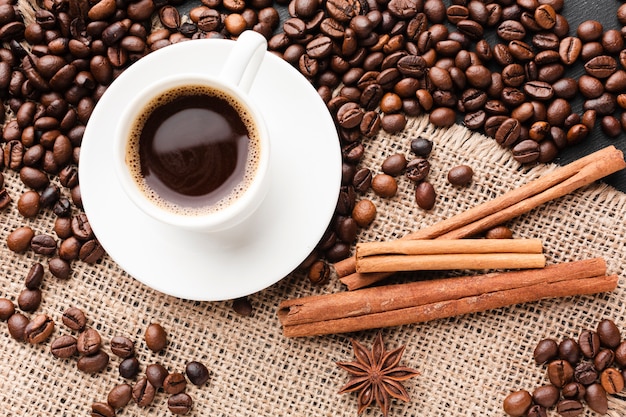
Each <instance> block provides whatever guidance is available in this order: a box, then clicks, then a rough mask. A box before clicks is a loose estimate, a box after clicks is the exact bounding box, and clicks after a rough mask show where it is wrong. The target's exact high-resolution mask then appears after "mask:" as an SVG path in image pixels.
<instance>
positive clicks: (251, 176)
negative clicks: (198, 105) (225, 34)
mask: <svg viewBox="0 0 626 417" xmlns="http://www.w3.org/2000/svg"><path fill="white" fill-rule="evenodd" d="M207 42H209V41H207ZM233 45H234V46H233V49H232V51H231V53H230V54H229V56H228V58H227V60H226V62H225V63H224V66H223V69H222V70H221V72H220V73H219V74H218V75H217V76H211V75H208V74H200V73H184V72H182V73H180V74H177V75H175V76H171V77H168V78H164V79H162V80H159V81H157V82H155V83H152V84H150V85H149V86H147V87H146V88H144V89H143V90H142V91H141V92H140V93H139V94H138V95H137V96H136V97H135V98H134V99H133V100H132V101H131V102H129V103H128V104H127V105H126V107H125V110H124V111H123V112H122V117H121V119H120V120H119V124H118V126H117V128H116V133H115V137H114V139H113V146H114V157H115V159H114V161H113V163H114V165H115V171H116V173H117V178H118V180H119V183H120V185H121V187H122V189H123V190H124V191H125V193H126V195H127V196H128V198H129V199H130V200H131V201H132V202H133V203H134V204H135V205H136V206H137V207H138V208H139V209H141V210H142V211H143V212H144V213H145V214H147V215H148V216H151V217H152V218H154V219H156V220H158V221H160V222H162V223H166V224H169V225H172V226H174V227H179V228H184V229H188V230H193V231H198V232H217V231H223V230H226V229H230V228H233V227H234V226H236V225H238V224H240V223H241V222H242V221H243V220H245V219H246V218H248V217H249V216H251V215H252V214H253V213H254V212H255V210H256V209H257V208H258V207H259V205H260V204H261V202H262V201H263V199H264V198H265V195H266V194H267V189H268V182H269V181H268V175H267V174H268V167H269V163H270V147H271V144H270V138H269V134H268V130H267V127H266V125H265V122H264V120H263V115H262V114H261V112H260V111H259V109H258V108H257V106H256V104H255V103H254V101H253V100H251V99H250V97H249V95H248V91H249V90H250V88H251V86H252V84H253V82H254V78H255V76H256V74H257V72H258V70H259V68H260V67H261V64H262V62H263V57H264V56H265V53H266V50H267V42H266V39H265V38H264V37H263V36H262V35H260V34H258V33H256V32H253V31H246V32H244V33H242V34H241V35H240V36H239V38H238V39H237V41H234V42H233ZM169 48H176V45H171V46H168V47H166V48H163V49H161V50H158V51H156V52H153V53H155V54H156V53H163V54H167V53H168V49H169ZM181 91H182V93H180V92H181ZM191 91H193V92H194V93H191ZM197 91H200V92H201V93H199V94H200V96H202V95H216V96H217V97H218V98H220V99H224V98H226V102H228V103H229V104H230V105H232V107H233V108H234V109H236V111H237V114H238V115H239V118H240V119H241V120H243V123H244V124H245V126H246V129H247V131H248V134H249V136H250V141H249V143H248V152H247V153H246V155H245V158H246V162H245V170H244V173H243V174H242V175H243V179H242V180H232V179H229V181H231V182H232V184H231V185H222V186H220V187H221V188H219V190H220V191H219V193H220V194H219V195H220V196H221V197H219V198H218V197H215V196H213V197H212V198H213V199H215V198H218V200H216V201H211V202H209V203H206V204H200V205H190V206H187V205H186V203H181V202H180V201H174V200H175V199H171V198H170V197H171V195H170V196H166V195H165V194H163V193H161V194H160V192H159V191H158V190H157V188H156V187H155V188H151V187H152V186H151V185H150V184H149V183H148V182H147V181H146V178H144V176H143V174H142V172H141V170H142V169H144V168H145V167H141V161H142V160H141V157H140V156H139V153H138V152H139V151H138V149H137V147H138V146H139V141H140V136H141V132H142V129H143V127H142V126H143V124H145V122H146V120H147V118H148V117H149V116H150V114H152V113H154V112H156V110H155V109H157V108H159V107H160V106H162V104H161V103H160V102H159V100H165V101H167V100H174V99H172V98H171V97H173V96H176V94H178V96H189V95H190V94H191V95H193V94H195V92H197ZM178 96H177V97H178ZM220 103H221V102H220ZM175 107H176V106H175V105H170V110H171V109H173V108H175ZM222 107H223V106H221V105H220V106H219V108H220V109H221V108H222ZM213 110H215V109H206V112H205V113H202V114H203V115H204V114H213V113H215V112H214V111H213ZM220 111H221V110H220ZM207 112H208V113H207ZM154 118H155V119H156V118H158V117H157V116H155V117H154ZM171 120H173V119H171ZM194 120H195V119H194ZM150 123H154V122H150ZM222 124H223V123H222ZM218 125H219V124H218ZM173 126H177V125H176V124H174V125H173ZM181 127H184V126H181ZM209 129H213V126H212V125H210V126H209V125H208V124H207V131H208V130H209ZM172 133H173V134H171V135H167V136H161V137H163V138H165V139H163V140H165V141H167V143H169V144H171V145H172V146H173V147H175V146H180V142H181V136H182V135H178V134H176V130H173V131H172ZM202 134H203V135H205V133H204V132H202ZM206 140H210V141H213V140H214V139H213V138H206ZM211 143H212V142H211ZM252 151H254V152H253V153H251V152H252ZM174 159H175V158H171V160H174ZM214 159H215V158H214ZM176 160H180V158H178V159H176ZM159 163H160V164H161V165H159V166H164V163H163V161H161V160H159ZM179 165H180V166H181V167H184V166H185V164H179ZM188 165H191V164H188ZM213 165H216V166H217V164H213ZM240 165H241V164H239V165H238V166H240ZM166 168H167V167H166ZM216 169H217V168H216ZM164 170H166V169H165V168H164ZM212 170H213V167H207V170H206V172H213V171H212ZM206 172H204V171H201V172H199V175H200V174H203V175H204V176H205V177H210V175H209V174H206ZM185 178H186V176H183V178H182V179H183V180H184V179H185ZM207 181H208V179H207ZM192 186H193V184H192ZM216 192H217V191H216ZM194 204H196V203H194Z"/></svg>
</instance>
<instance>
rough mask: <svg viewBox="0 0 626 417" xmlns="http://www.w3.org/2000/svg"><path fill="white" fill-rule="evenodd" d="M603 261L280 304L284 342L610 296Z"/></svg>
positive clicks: (613, 279)
mask: <svg viewBox="0 0 626 417" xmlns="http://www.w3.org/2000/svg"><path fill="white" fill-rule="evenodd" d="M605 274H606V264H605V262H604V260H603V259H602V258H593V259H588V260H582V261H575V262H566V263H560V264H556V265H550V266H547V267H545V268H542V269H536V270H523V271H514V272H500V273H490V274H483V275H477V276H467V277H459V278H443V279H437V280H429V281H418V282H410V283H405V284H396V285H387V286H382V287H375V288H364V289H361V290H357V291H346V292H340V293H333V294H326V295H315V296H309V297H303V298H299V299H292V300H286V301H283V302H281V304H280V306H279V310H278V317H279V320H280V321H281V323H282V325H283V327H284V334H285V336H288V337H295V336H308V335H315V334H331V333H342V332H351V331H357V330H365V329H373V328H380V327H386V326H395V325H401V324H410V323H417V322H421V321H428V320H432V319H434V318H443V317H450V316H452V315H456V314H464V313H468V312H478V311H484V310H488V309H492V308H499V307H504V306H507V305H511V304H517V303H521V302H528V301H534V300H539V299H542V298H547V297H562V296H568V295H578V294H592V293H595V292H604V291H610V290H612V289H614V288H615V287H616V286H617V277H616V276H611V277H606V276H604V275H605Z"/></svg>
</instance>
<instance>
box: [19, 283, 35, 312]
mask: <svg viewBox="0 0 626 417" xmlns="http://www.w3.org/2000/svg"><path fill="white" fill-rule="evenodd" d="M40 304H41V290H40V289H39V288H35V289H32V290H31V289H28V288H24V289H23V290H22V291H21V292H20V294H19V295H18V297H17V305H18V306H19V307H20V309H21V310H22V311H27V312H32V311H35V310H37V309H38V308H39V305H40Z"/></svg>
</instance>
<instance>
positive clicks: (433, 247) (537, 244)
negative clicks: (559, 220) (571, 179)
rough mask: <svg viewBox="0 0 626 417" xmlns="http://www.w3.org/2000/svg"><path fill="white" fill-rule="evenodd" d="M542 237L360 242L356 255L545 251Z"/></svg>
mask: <svg viewBox="0 0 626 417" xmlns="http://www.w3.org/2000/svg"><path fill="white" fill-rule="evenodd" d="M542 252H543V245H542V243H541V239H458V240H407V239H398V240H392V241H387V242H364V243H357V245H356V254H355V256H356V258H357V259H358V258H364V257H366V256H374V255H391V254H395V255H448V254H455V253H542Z"/></svg>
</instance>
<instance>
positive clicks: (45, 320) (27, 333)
mask: <svg viewBox="0 0 626 417" xmlns="http://www.w3.org/2000/svg"><path fill="white" fill-rule="evenodd" d="M53 331H54V321H53V320H52V318H50V317H49V316H48V315H46V314H39V315H37V316H35V317H34V318H33V319H32V320H31V321H30V322H29V323H28V325H27V326H26V327H25V328H24V339H25V340H26V341H27V342H28V343H31V344H39V343H43V342H45V341H46V340H47V339H48V338H49V337H50V335H51V334H52V332H53Z"/></svg>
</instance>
